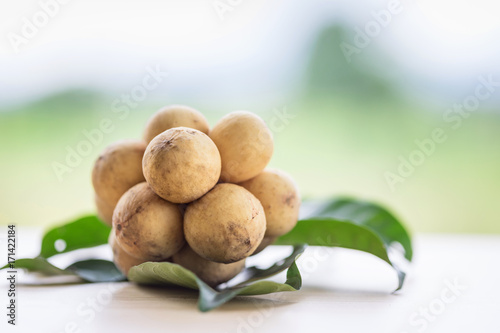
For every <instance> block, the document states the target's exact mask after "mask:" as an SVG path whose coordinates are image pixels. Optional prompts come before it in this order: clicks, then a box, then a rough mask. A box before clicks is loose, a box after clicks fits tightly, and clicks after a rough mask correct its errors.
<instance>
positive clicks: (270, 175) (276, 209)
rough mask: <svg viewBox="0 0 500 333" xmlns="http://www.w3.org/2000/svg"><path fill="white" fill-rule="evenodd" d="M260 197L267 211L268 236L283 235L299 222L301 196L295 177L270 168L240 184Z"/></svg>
mask: <svg viewBox="0 0 500 333" xmlns="http://www.w3.org/2000/svg"><path fill="white" fill-rule="evenodd" d="M240 185H241V186H243V187H244V188H246V189H247V190H249V191H250V192H251V193H252V194H253V195H255V196H256V197H257V199H259V201H260V202H261V204H262V206H263V207H264V212H266V221H267V227H266V237H276V236H281V235H284V234H286V233H287V232H289V231H290V230H292V229H293V227H295V225H296V224H297V220H298V218H299V209H300V196H299V191H298V189H297V186H296V185H295V182H294V181H293V179H292V178H291V177H290V176H289V175H288V174H286V173H285V172H283V171H279V170H272V169H268V170H265V171H263V172H262V173H260V174H259V175H258V176H257V177H255V178H252V179H250V180H247V181H246V182H243V183H241V184H240Z"/></svg>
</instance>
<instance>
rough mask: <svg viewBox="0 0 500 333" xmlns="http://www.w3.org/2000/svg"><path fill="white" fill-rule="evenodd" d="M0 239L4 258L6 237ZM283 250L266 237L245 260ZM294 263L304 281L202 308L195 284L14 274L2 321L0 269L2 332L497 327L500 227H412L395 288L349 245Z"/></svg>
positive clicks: (27, 233)
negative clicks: (482, 231) (294, 288)
mask: <svg viewBox="0 0 500 333" xmlns="http://www.w3.org/2000/svg"><path fill="white" fill-rule="evenodd" d="M39 237H40V231H39V230H33V229H21V232H20V235H19V255H18V258H20V257H21V256H31V255H34V254H36V249H37V248H38V246H39ZM1 246H2V249H1V253H2V257H1V258H2V259H3V258H5V256H4V253H5V248H6V246H5V239H3V240H2V244H1ZM105 252H106V251H105ZM287 252H288V250H287V249H286V248H283V247H274V248H273V249H272V250H267V251H265V252H263V253H262V254H261V255H260V257H257V258H255V259H253V260H254V261H259V262H265V261H266V260H268V259H270V257H271V256H280V255H281V254H283V253H287ZM101 253H102V249H101ZM106 255H107V253H106ZM3 261H4V260H2V263H3ZM299 267H301V272H302V273H303V288H302V290H300V291H298V292H290V293H280V294H271V295H263V296H254V297H239V298H236V299H235V300H233V301H231V302H230V303H228V304H225V305H223V306H222V307H220V308H218V309H216V310H214V311H212V312H208V313H200V312H199V311H198V310H197V308H196V302H197V294H196V292H194V291H189V290H184V289H159V288H152V287H140V286H136V285H134V284H131V283H127V282H122V283H102V284H72V285H56V286H53V285H52V286H33V285H21V284H18V285H17V292H18V299H17V306H18V310H17V311H18V318H17V325H16V326H15V327H12V326H11V325H7V323H6V322H7V317H6V312H7V310H6V305H7V290H6V287H7V283H6V276H7V273H6V272H5V271H1V272H0V277H1V279H0V281H1V282H0V286H1V288H2V290H1V293H0V304H1V308H2V310H1V311H2V312H3V313H2V315H1V316H0V318H2V319H1V324H0V327H2V328H1V332H37V333H43V332H51V333H60V332H105V333H109V332H119V333H126V332H132V333H137V332H144V333H146V332H185V333H186V332H384V333H401V332H407V333H412V332H500V318H499V317H500V236H479V235H477V236H474V235H436V234H422V235H417V237H416V239H415V260H414V263H413V265H412V267H411V271H410V274H409V276H408V279H407V281H406V284H405V286H404V288H403V290H402V291H401V292H400V293H399V294H391V291H392V290H393V289H394V288H395V286H396V275H395V273H394V272H393V271H392V270H391V268H390V267H388V265H386V264H385V263H383V262H382V261H380V260H378V259H376V258H373V257H371V256H369V255H366V254H363V253H359V252H356V251H349V250H344V249H325V248H309V249H307V250H306V253H305V254H304V255H303V256H302V257H301V258H300V259H299ZM20 277H21V278H23V280H24V281H27V282H29V281H30V279H29V278H28V277H26V276H25V275H21V276H20ZM276 279H278V280H281V281H284V280H283V277H282V276H278V277H276Z"/></svg>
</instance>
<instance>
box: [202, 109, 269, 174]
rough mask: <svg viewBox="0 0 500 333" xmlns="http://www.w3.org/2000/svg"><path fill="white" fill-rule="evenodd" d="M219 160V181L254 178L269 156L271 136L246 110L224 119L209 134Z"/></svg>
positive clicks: (230, 114)
mask: <svg viewBox="0 0 500 333" xmlns="http://www.w3.org/2000/svg"><path fill="white" fill-rule="evenodd" d="M210 138H211V139H212V140H213V141H214V142H215V144H216V145H217V148H218V149H219V152H220V156H221V159H222V172H221V181H223V182H227V183H239V182H242V181H245V180H248V179H250V178H253V177H255V176H257V175H258V174H259V173H260V172H261V171H262V170H263V169H264V168H265V167H266V165H267V164H268V163H269V161H270V160H271V157H272V155H273V150H274V143H273V136H272V133H271V131H270V130H269V128H268V127H267V126H266V124H265V123H264V121H263V120H262V119H261V118H260V117H259V116H257V115H255V114H253V113H251V112H247V111H235V112H231V113H229V114H228V115H226V116H224V117H223V118H221V119H220V120H219V122H218V123H217V124H216V125H215V126H214V128H213V129H212V130H211V131H210Z"/></svg>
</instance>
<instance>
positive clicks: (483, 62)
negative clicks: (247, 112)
mask: <svg viewBox="0 0 500 333" xmlns="http://www.w3.org/2000/svg"><path fill="white" fill-rule="evenodd" d="M51 1H55V0H39V1H32V0H25V1H5V0H2V1H1V8H2V10H1V11H0V91H1V92H2V93H1V94H0V106H1V105H7V104H17V103H22V102H25V101H30V100H33V99H36V98H39V97H41V96H43V95H46V94H50V93H52V92H57V91H61V90H65V89H69V88H76V87H90V88H95V89H100V90H103V91H106V92H110V93H115V92H119V91H123V90H125V91H126V90H128V89H130V88H131V87H132V86H133V85H134V84H136V83H137V82H138V81H140V79H141V78H142V77H143V76H144V74H145V68H146V66H153V67H154V66H156V65H160V67H161V68H162V69H165V70H168V71H169V73H170V74H169V79H168V83H167V84H165V85H162V87H161V89H159V90H158V91H155V93H156V94H165V93H174V94H181V95H182V94H187V95H195V96H201V97H204V98H207V99H210V98H213V99H214V100H217V99H220V98H222V97H224V98H233V99H237V98H239V97H240V96H243V95H246V96H248V95H250V96H252V95H256V96H260V97H262V96H264V97H265V96H266V94H272V95H279V94H286V93H287V92H286V91H287V89H288V88H289V87H290V86H291V87H293V86H295V85H297V84H298V82H299V81H300V75H301V73H302V71H303V70H304V68H305V65H306V60H307V58H306V57H307V55H308V54H309V51H310V50H311V46H312V45H313V42H314V39H315V37H316V36H317V34H318V32H319V31H320V29H321V28H322V27H323V26H326V25H328V24H332V23H335V22H343V23H345V24H346V27H347V29H348V30H354V28H355V27H360V28H363V27H364V26H365V24H366V23H367V22H369V21H370V20H372V19H373V18H372V16H371V12H372V11H379V10H381V9H385V8H387V6H388V3H389V1H378V0H373V1H368V0H359V1H349V0H339V1H331V0H308V1H301V0H289V1H284V0H271V1H265V0H252V1H249V0H248V1H244V0H242V1H240V3H239V4H237V5H235V6H234V7H233V10H232V11H229V12H226V13H225V15H224V20H221V18H220V17H219V15H218V13H217V11H216V10H215V9H214V3H215V2H216V1H211V0H203V1H202V0H192V1H153V0H121V1H118V0H115V1H96V0H91V1H89V0H87V1H80V0H67V2H68V3H67V4H64V5H60V7H59V9H58V11H57V13H56V14H55V15H54V17H52V18H50V19H49V21H48V23H47V24H46V25H45V26H44V27H41V28H39V30H38V32H37V33H36V35H35V36H34V37H32V38H31V39H29V42H28V43H27V44H26V45H22V46H20V51H19V52H18V53H16V52H15V51H14V48H13V47H12V45H11V43H10V42H9V34H11V33H16V34H20V33H21V29H22V27H23V25H24V24H25V23H24V21H23V20H24V18H27V19H29V20H30V21H33V16H34V15H36V13H37V12H39V11H40V10H41V5H40V4H41V3H47V2H51ZM221 2H223V3H229V2H230V1H228V0H223V1H221ZM232 2H235V3H237V2H238V1H235V0H233V1H232ZM401 6H402V11H401V13H400V14H398V15H396V16H394V17H393V18H392V19H391V22H390V23H389V25H388V26H387V27H384V28H383V29H382V31H381V32H380V34H379V35H378V36H377V37H374V39H373V43H372V44H370V45H369V46H368V47H367V49H369V48H379V49H381V50H382V51H383V52H385V53H386V54H387V56H388V57H389V60H390V61H391V63H392V64H393V65H394V68H397V69H399V70H401V72H402V73H403V74H404V75H403V77H404V82H402V84H403V85H404V86H405V87H406V88H407V89H408V90H409V92H410V94H411V92H412V90H414V91H415V92H416V94H417V95H418V94H423V95H426V94H427V95H429V96H432V95H442V96H449V97H450V98H453V97H454V96H462V95H463V94H464V93H465V92H467V91H469V90H470V88H471V87H473V86H474V85H475V84H476V78H477V76H478V75H487V74H493V75H494V76H497V77H499V79H500V63H499V59H500V20H499V19H498V18H499V17H500V3H499V2H497V1H493V0H491V1H490V0H461V1H459V0H415V1H409V0H402V1H401ZM346 42H352V41H349V40H346ZM363 52H364V51H363ZM354 61H356V59H355V60H354ZM373 67H374V68H377V64H376V63H374V64H373ZM379 69H380V70H382V71H385V70H386V69H384V68H379ZM387 72H388V73H389V74H388V75H389V76H390V69H387Z"/></svg>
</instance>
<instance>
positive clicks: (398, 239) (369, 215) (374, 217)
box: [302, 198, 413, 261]
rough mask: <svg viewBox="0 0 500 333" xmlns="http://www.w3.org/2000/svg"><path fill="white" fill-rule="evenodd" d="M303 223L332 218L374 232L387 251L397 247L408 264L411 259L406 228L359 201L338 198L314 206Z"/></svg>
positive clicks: (373, 206) (392, 218)
mask: <svg viewBox="0 0 500 333" xmlns="http://www.w3.org/2000/svg"><path fill="white" fill-rule="evenodd" d="M307 208H308V209H306V210H307V212H306V214H305V215H304V216H303V217H302V218H303V219H317V218H324V217H328V218H333V219H335V220H339V221H346V222H351V223H355V224H358V225H361V226H364V227H366V228H369V229H371V230H372V231H373V232H375V233H376V234H377V235H378V236H379V237H380V238H381V239H382V241H383V242H384V244H385V245H386V247H391V246H393V245H394V243H399V244H401V246H402V247H403V249H404V256H405V258H406V259H407V260H410V261H411V259H412V257H413V250H412V244H411V238H410V235H409V234H408V232H407V231H406V229H405V227H404V226H403V225H402V224H401V222H399V220H398V219H397V218H396V217H394V215H393V214H391V213H390V212H389V211H388V210H387V209H385V208H384V207H382V206H380V205H377V204H374V203H371V202H366V201H362V200H356V199H349V198H339V199H335V200H331V201H328V202H321V203H313V204H311V205H310V206H309V207H307Z"/></svg>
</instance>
